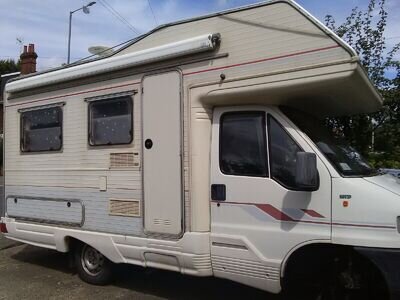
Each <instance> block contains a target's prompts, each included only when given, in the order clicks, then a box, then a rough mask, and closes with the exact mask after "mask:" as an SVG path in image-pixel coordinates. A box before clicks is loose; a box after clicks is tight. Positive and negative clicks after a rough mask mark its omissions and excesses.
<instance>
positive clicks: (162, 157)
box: [143, 71, 182, 235]
mask: <svg viewBox="0 0 400 300" xmlns="http://www.w3.org/2000/svg"><path fill="white" fill-rule="evenodd" d="M181 136H182V128H181V74H180V73H179V72H176V71H173V72H168V73H162V74H157V75H150V76H146V77H145V78H144V79H143V143H144V141H146V140H147V139H150V140H151V141H152V142H153V146H152V147H151V149H146V148H145V147H143V185H144V189H143V194H144V203H145V206H144V222H145V229H146V231H147V232H151V233H162V234H173V235H178V234H180V233H181V231H182V163H181V162H182V156H181V155H182V146H181Z"/></svg>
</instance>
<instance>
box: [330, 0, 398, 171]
mask: <svg viewBox="0 0 400 300" xmlns="http://www.w3.org/2000/svg"><path fill="white" fill-rule="evenodd" d="M387 16H388V12H387V10H386V7H385V0H380V1H379V2H378V1H376V0H370V2H369V5H368V8H367V10H366V11H362V10H360V9H359V8H358V7H356V8H354V9H353V10H352V12H351V14H350V15H349V16H348V17H347V18H346V20H345V22H344V23H343V24H341V25H339V26H337V25H336V22H335V20H334V18H333V17H332V16H331V15H327V16H326V17H325V23H326V25H327V26H328V27H329V28H331V29H332V30H333V31H334V32H336V34H337V35H338V36H339V37H341V38H343V39H344V40H345V41H347V43H348V44H349V45H350V46H352V47H353V48H354V49H355V50H356V52H357V53H358V55H359V57H360V61H361V63H362V65H363V66H364V68H365V70H366V71H367V72H368V75H369V77H370V78H371V80H372V81H373V82H374V84H375V86H376V87H377V88H378V89H379V91H380V93H381V94H382V96H383V99H384V102H383V107H382V109H381V110H380V111H378V112H376V113H373V114H362V115H356V116H350V117H349V116H346V117H337V118H329V119H328V120H327V125H328V126H329V127H330V128H331V129H332V130H333V132H335V133H336V134H338V135H340V136H342V137H345V138H346V139H347V140H348V141H349V142H350V143H351V144H352V145H353V146H354V147H355V148H357V149H358V150H359V151H360V152H361V153H362V154H363V155H364V156H366V157H367V158H368V160H369V161H370V162H371V164H372V165H374V166H378V167H385V168H400V148H399V147H400V62H399V61H397V60H396V59H395V55H396V54H397V53H399V49H400V43H399V44H397V45H395V46H394V47H393V48H392V49H390V50H389V51H388V50H387V48H386V41H385V37H384V33H385V29H386V25H387ZM388 72H390V73H391V74H394V76H391V77H389V76H388V75H387V74H388ZM373 135H374V137H375V143H374V145H372V136H373Z"/></svg>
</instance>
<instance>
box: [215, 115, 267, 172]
mask: <svg viewBox="0 0 400 300" xmlns="http://www.w3.org/2000/svg"><path fill="white" fill-rule="evenodd" d="M220 168H221V171H222V172H223V173H224V174H227V175H237V176H260V177H266V176H267V175H268V171H267V170H268V167H267V147H266V133H265V113H264V112H232V113H225V114H223V115H222V117H221V123H220Z"/></svg>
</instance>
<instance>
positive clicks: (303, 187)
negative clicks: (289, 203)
mask: <svg viewBox="0 0 400 300" xmlns="http://www.w3.org/2000/svg"><path fill="white" fill-rule="evenodd" d="M296 186H297V188H298V190H300V191H316V190H318V189H319V175H318V169H317V157H316V155H315V154H314V153H309V152H297V155H296Z"/></svg>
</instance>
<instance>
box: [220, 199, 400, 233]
mask: <svg viewBox="0 0 400 300" xmlns="http://www.w3.org/2000/svg"><path fill="white" fill-rule="evenodd" d="M212 203H219V204H238V205H253V206H256V207H257V208H258V209H260V210H262V211H263V212H265V213H266V214H268V215H270V216H271V217H273V218H274V219H276V220H279V221H287V222H298V223H307V224H320V225H333V226H345V227H360V228H380V229H396V228H397V227H396V226H390V225H375V224H354V223H353V224H351V223H337V222H332V223H331V222H324V221H309V220H298V219H293V218H291V217H290V216H288V215H287V214H285V213H283V212H282V211H280V210H279V209H277V208H275V207H274V206H272V205H271V204H260V203H243V202H220V201H212ZM301 210H302V211H304V213H306V214H309V215H312V216H315V217H316V218H325V217H324V216H322V215H320V214H319V213H317V212H316V211H314V210H311V209H310V210H308V209H301Z"/></svg>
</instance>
